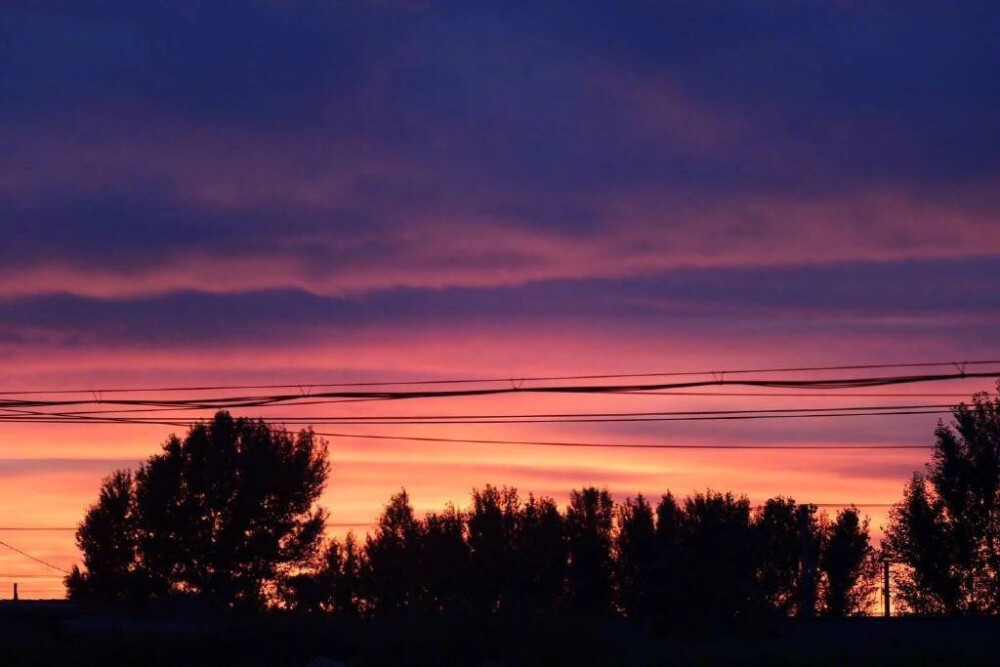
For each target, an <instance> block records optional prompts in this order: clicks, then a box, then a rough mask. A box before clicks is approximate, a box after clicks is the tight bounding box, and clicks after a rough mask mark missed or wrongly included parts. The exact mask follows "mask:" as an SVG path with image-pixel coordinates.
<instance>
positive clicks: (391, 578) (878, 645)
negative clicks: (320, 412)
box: [8, 394, 1000, 664]
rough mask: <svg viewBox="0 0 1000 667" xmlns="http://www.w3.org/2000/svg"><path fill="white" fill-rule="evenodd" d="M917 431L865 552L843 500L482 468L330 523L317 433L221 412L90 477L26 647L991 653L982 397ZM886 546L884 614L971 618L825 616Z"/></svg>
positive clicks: (970, 659)
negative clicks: (520, 475)
mask: <svg viewBox="0 0 1000 667" xmlns="http://www.w3.org/2000/svg"><path fill="white" fill-rule="evenodd" d="M935 437H936V444H935V448H934V453H933V458H932V460H931V462H930V463H929V464H928V466H927V471H926V473H925V474H915V475H914V477H913V478H912V480H911V481H910V483H909V484H908V485H907V486H906V488H905V490H904V498H903V500H902V501H901V502H900V503H899V504H897V505H896V506H895V507H894V509H893V511H892V514H891V521H890V525H889V526H888V527H887V529H886V540H885V542H884V545H883V547H884V548H883V550H882V551H881V552H877V551H876V550H875V549H874V548H873V547H872V546H871V545H870V544H869V535H868V523H867V520H866V519H863V518H862V517H860V516H859V514H858V512H857V510H856V509H854V508H847V509H844V510H842V511H840V512H838V513H837V514H835V515H834V516H828V515H826V514H818V513H816V512H815V508H812V507H810V506H808V505H799V504H797V503H796V502H795V501H794V500H792V499H790V498H785V497H780V496H779V497H775V498H772V499H770V500H768V501H766V502H765V503H763V504H762V505H760V506H758V507H753V506H751V504H750V502H749V501H748V500H747V498H746V497H742V496H735V495H733V494H731V493H717V492H712V491H707V492H705V493H695V494H692V495H690V496H688V497H686V498H683V499H678V498H676V497H675V496H674V495H672V494H671V493H669V492H667V493H664V494H663V495H662V496H661V497H659V498H657V499H656V500H655V502H654V501H650V500H647V499H646V498H644V497H642V496H637V497H635V498H626V499H625V500H624V501H621V502H615V501H614V500H613V498H612V496H611V494H610V493H609V492H608V491H607V490H604V489H597V488H593V487H588V488H583V489H580V490H574V491H572V492H571V494H570V499H569V503H568V505H567V506H565V507H564V508H560V507H559V506H558V505H557V504H556V502H555V501H554V500H552V499H550V498H539V497H535V496H533V495H531V494H528V495H527V496H522V495H520V494H519V493H518V492H517V491H516V490H515V489H512V488H507V487H494V486H490V485H487V486H485V487H484V488H482V489H477V490H473V492H472V498H471V504H470V505H469V507H468V508H467V509H458V508H456V507H453V506H448V507H446V508H444V509H443V510H441V511H438V512H431V513H428V514H426V515H425V516H423V517H418V516H416V515H415V513H414V511H413V508H412V506H411V504H410V500H409V497H408V496H407V494H406V492H405V491H401V492H400V493H398V494H396V495H395V496H393V497H392V498H391V499H390V501H389V502H388V504H387V505H386V506H385V508H384V511H383V512H382V514H381V516H380V517H379V520H378V524H377V526H376V528H375V530H374V531H373V532H372V533H371V534H370V535H366V536H365V537H364V538H363V539H359V538H357V537H355V536H354V535H352V534H348V535H347V536H346V537H345V538H343V539H333V540H330V541H324V537H323V527H324V521H325V518H326V514H325V512H324V510H322V509H320V508H318V507H316V506H315V502H316V500H317V499H318V498H319V495H320V493H321V492H322V489H323V486H324V484H325V481H326V478H327V474H328V463H327V460H326V445H325V443H323V442H322V441H319V440H317V439H316V438H315V437H314V435H313V434H312V432H311V431H308V430H307V431H303V432H301V433H299V434H298V435H297V436H292V435H289V434H288V433H287V432H285V431H284V430H283V429H280V428H273V427H271V426H269V425H267V424H265V423H264V422H262V421H253V420H247V419H233V418H232V417H230V416H229V415H228V414H227V413H225V412H220V413H219V414H217V415H216V416H215V418H214V420H213V421H211V422H210V423H207V424H200V425H197V426H195V427H193V428H192V429H191V431H190V432H189V433H188V434H187V436H186V437H185V438H184V439H183V440H181V439H179V438H176V437H172V438H171V439H170V440H168V441H167V443H166V444H165V445H164V448H163V452H162V453H160V454H158V455H156V456H153V457H151V458H150V459H149V460H148V461H147V463H146V464H144V465H143V466H142V467H140V469H139V470H138V471H136V472H135V473H132V472H130V471H119V472H118V473H115V474H114V475H112V476H111V477H110V478H108V479H107V480H106V481H105V483H104V485H103V487H102V489H101V495H100V497H99V499H98V502H97V503H96V504H95V505H93V506H92V507H91V508H90V509H89V510H88V512H87V514H86V517H85V518H84V521H83V522H82V524H81V526H80V529H79V531H78V533H77V540H78V544H79V545H80V547H81V549H82V550H83V553H84V568H83V569H77V568H74V570H73V572H72V573H71V574H70V576H69V577H67V582H66V583H67V587H68V591H69V594H70V598H71V599H72V601H73V604H76V605H78V607H77V608H76V611H75V612H74V614H78V615H82V616H79V617H78V618H73V619H69V620H65V619H64V620H62V621H58V622H55V623H54V624H53V621H52V620H51V618H49V617H46V616H44V615H43V617H44V618H49V620H46V621H43V622H40V623H39V625H38V628H37V631H38V632H42V633H43V634H44V633H46V632H48V633H50V635H51V634H52V633H54V636H55V637H56V638H57V641H49V642H42V643H41V644H42V645H43V647H42V648H40V649H37V650H42V651H46V650H53V651H62V650H64V649H65V650H67V651H69V652H70V653H72V652H73V650H74V649H72V647H78V648H80V649H81V650H82V651H83V652H84V653H87V652H90V651H96V652H98V653H101V652H102V651H111V650H112V648H111V647H110V646H108V645H107V644H106V642H105V643H102V641H103V640H102V639H101V637H105V638H106V637H107V636H109V635H110V634H114V633H115V632H117V633H118V634H120V635H121V636H122V640H121V641H120V642H117V643H116V644H114V646H116V647H117V649H120V651H121V652H120V653H115V655H123V656H131V658H132V660H131V661H132V662H142V663H153V664H155V662H156V660H159V659H160V658H156V659H151V658H149V656H147V655H146V654H145V653H143V652H147V651H154V652H159V651H162V652H163V655H172V656H176V655H177V652H178V651H182V652H183V651H191V652H192V653H191V655H198V656H230V657H231V658H233V660H235V657H236V656H239V657H240V660H242V661H243V662H244V663H245V664H295V663H296V662H303V664H304V661H305V660H307V659H308V658H309V657H310V656H314V655H327V656H330V657H334V658H342V659H343V658H346V659H349V660H350V661H351V664H406V663H410V664H483V661H486V660H493V661H496V662H494V664H671V663H674V662H679V663H699V664H705V663H707V664H730V663H732V662H741V661H742V662H757V661H766V662H780V663H795V664H844V663H852V664H885V663H886V662H887V661H889V660H888V658H889V657H892V658H893V660H892V661H891V662H895V663H896V664H901V663H912V662H928V661H929V662H938V661H941V660H944V659H945V658H947V660H948V661H949V662H960V663H966V664H975V663H985V662H987V657H988V658H989V659H990V660H992V658H993V656H994V655H995V653H994V652H995V651H996V650H997V649H998V648H1000V646H998V643H1000V639H998V637H1000V633H998V632H997V630H1000V627H998V626H997V625H996V620H995V618H996V616H997V615H998V614H1000V554H998V550H997V549H998V546H1000V545H998V543H997V540H998V539H1000V399H996V400H991V399H990V398H989V396H987V395H985V394H983V395H977V396H976V397H974V399H973V403H972V404H971V405H965V404H962V405H959V406H958V407H956V408H955V409H954V421H953V423H952V424H951V425H950V426H946V425H944V424H940V425H939V427H938V429H937V431H936V433H935ZM882 559H889V560H893V561H894V562H896V563H897V564H898V565H897V570H896V572H895V573H894V582H893V595H894V596H895V597H896V600H897V606H896V609H897V610H899V611H903V612H904V613H909V614H914V615H916V616H930V615H937V616H951V617H959V616H961V617H965V618H963V619H955V620H951V621H948V620H940V619H939V620H933V619H928V618H923V619H920V618H911V619H908V620H900V619H846V618H843V617H847V616H852V615H857V614H861V613H863V612H865V611H866V610H868V609H869V608H870V607H871V604H872V602H873V600H874V595H873V594H874V590H875V586H876V581H877V579H876V577H877V570H878V566H879V561H880V560H882ZM900 603H901V604H900ZM171 605H173V607H172V606H171ZM185 605H195V606H196V607H195V608H199V609H202V610H213V611H212V612H211V613H209V614H207V615H205V616H204V617H203V618H204V623H203V624H202V625H200V626H199V625H197V623H195V626H193V627H189V626H184V624H183V623H181V626H178V625H177V623H178V622H180V621H182V620H183V621H184V622H188V621H191V620H192V619H197V618H198V616H197V615H192V614H191V613H189V611H184V610H185V609H187V608H186V607H185ZM21 609H24V608H23V607H22V608H21ZM170 609H173V611H172V612H171V611H170ZM165 610H166V611H165ZM18 613H20V612H18ZM102 614H104V615H103V616H102ZM106 614H111V615H110V616H107V615H106ZM21 616H23V614H21ZM815 616H819V617H821V618H813V617H815ZM792 617H798V618H794V619H793V618H792ZM977 617H978V618H977ZM12 618H13V617H12ZM18 618H20V620H19V621H18V623H20V624H21V625H23V624H24V623H25V622H27V621H25V620H24V618H21V617H20V616H19V617H18ZM102 618H103V619H104V620H103V621H102V620H101V619H102ZM838 618H839V619H841V620H837V619H838ZM81 619H82V620H81ZM116 619H117V620H116ZM102 623H104V625H102ZM116 623H117V624H118V625H117V626H116V625H115V624H116ZM88 624H89V625H88ZM29 625H30V623H29ZM116 628H117V629H116ZM8 631H9V629H8ZM942 633H944V634H942ZM15 634H17V633H15ZM19 636H20V635H19ZM23 636H25V637H27V636H31V635H30V633H25V634H24V635H23ZM50 639H51V637H50ZM12 642H13V644H14V645H17V646H20V647H21V648H22V649H23V650H25V651H27V653H24V654H23V655H25V656H28V655H34V654H32V653H31V652H32V651H35V650H36V648H35V647H34V646H35V645H34V644H32V643H31V642H27V643H26V640H19V639H18V638H17V637H14V638H12ZM29 644H30V645H29ZM161 644H162V645H161ZM60 647H62V648H60ZM67 647H69V648H67ZM151 647H152V648H151ZM117 649H116V650H117ZM19 650H20V649H19ZM60 655H61V654H60ZM102 655H103V653H102ZM108 655H111V654H110V653H109V654H108ZM157 655H159V654H157ZM51 657H52V658H53V659H55V658H56V657H59V656H56V655H53V656H51ZM26 659H28V658H26ZM199 659H200V658H199ZM939 659H940V660H939ZM164 660H167V659H166V658H164ZM227 661H229V660H227ZM43 662H46V661H43ZM173 662H176V660H175V661H173ZM185 662H190V661H188V660H185ZM161 664H171V661H170V660H167V662H166V663H161ZM206 664H216V663H212V662H211V661H209V663H206Z"/></svg>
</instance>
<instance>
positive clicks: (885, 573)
mask: <svg viewBox="0 0 1000 667" xmlns="http://www.w3.org/2000/svg"><path fill="white" fill-rule="evenodd" d="M882 599H883V600H885V617H886V618H889V616H890V615H891V613H892V609H891V608H890V605H889V559H888V558H887V559H885V560H883V561H882Z"/></svg>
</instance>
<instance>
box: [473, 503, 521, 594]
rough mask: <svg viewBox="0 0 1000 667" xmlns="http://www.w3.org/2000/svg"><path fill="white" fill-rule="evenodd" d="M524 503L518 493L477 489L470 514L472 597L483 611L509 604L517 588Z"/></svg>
mask: <svg viewBox="0 0 1000 667" xmlns="http://www.w3.org/2000/svg"><path fill="white" fill-rule="evenodd" d="M519 505H520V499H519V497H518V494H517V489H513V488H508V487H506V486H505V487H502V488H497V487H494V486H491V485H489V484H487V485H486V488H484V489H483V490H482V491H480V490H478V489H473V491H472V508H471V509H470V510H469V549H470V552H471V556H470V557H471V567H472V572H471V575H472V581H471V588H470V594H471V597H472V600H473V601H474V603H475V605H476V606H477V607H478V608H479V609H480V610H483V611H490V612H494V611H497V610H499V609H501V608H503V605H504V604H509V603H510V602H511V600H510V599H509V598H510V596H511V594H512V587H513V586H515V585H516V578H517V571H516V568H517V561H516V559H517V555H516V552H515V548H516V537H515V534H516V531H517V523H518V512H519V509H520V508H519Z"/></svg>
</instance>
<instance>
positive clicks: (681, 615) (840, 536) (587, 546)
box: [283, 485, 877, 624]
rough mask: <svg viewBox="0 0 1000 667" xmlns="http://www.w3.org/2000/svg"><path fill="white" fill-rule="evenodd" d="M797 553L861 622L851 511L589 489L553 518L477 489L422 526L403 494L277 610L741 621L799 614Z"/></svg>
mask: <svg viewBox="0 0 1000 667" xmlns="http://www.w3.org/2000/svg"><path fill="white" fill-rule="evenodd" d="M803 541H805V542H806V544H803ZM804 548H805V549H806V550H808V552H811V553H812V554H813V558H814V559H815V560H814V561H812V565H811V567H813V568H814V569H815V576H816V581H817V584H818V586H817V588H818V591H819V599H818V609H817V610H818V611H820V612H821V613H825V614H830V615H846V614H853V613H858V612H860V611H862V610H863V609H864V608H865V607H866V605H867V603H868V600H869V598H870V596H871V593H872V586H873V583H874V579H873V576H874V575H875V566H876V565H877V563H875V561H874V560H873V550H872V548H871V546H870V545H869V541H868V526H867V522H866V521H863V520H861V519H860V518H859V516H858V512H857V510H856V509H854V508H850V509H845V510H843V511H841V512H839V513H838V514H837V515H836V517H834V518H833V519H832V520H830V519H828V518H827V517H826V516H825V515H820V516H818V517H817V516H816V515H815V514H813V513H812V512H810V511H808V509H806V508H803V507H801V506H799V505H796V504H795V502H794V501H793V500H791V499H790V498H773V499H771V500H769V501H768V502H767V503H765V504H764V506H763V507H761V508H758V509H754V508H752V507H751V505H750V503H749V501H748V500H747V499H746V498H745V497H739V498H737V497H735V496H733V495H732V494H721V493H713V492H706V493H704V494H694V495H692V496H690V497H688V498H687V499H685V500H684V501H683V502H678V501H677V500H676V499H675V498H674V496H673V495H671V494H669V493H668V494H666V495H664V496H663V497H662V498H660V499H659V501H658V502H657V504H656V506H655V507H654V506H653V505H652V504H651V503H650V502H649V501H648V500H647V499H646V498H644V497H643V496H641V495H640V496H637V497H635V498H628V499H626V500H625V501H624V502H622V503H619V504H616V503H615V502H614V501H613V499H612V497H611V495H610V494H609V493H608V491H606V490H600V489H596V488H593V487H589V488H584V489H582V490H579V491H573V492H572V493H571V494H570V501H569V505H568V506H567V507H566V509H565V511H560V510H559V508H558V507H557V505H556V503H555V501H553V500H552V499H551V498H536V497H535V496H533V495H530V494H529V495H528V496H527V498H521V496H520V495H519V494H518V492H517V491H516V490H515V489H512V488H509V487H500V488H498V487H494V486H489V485H487V486H486V487H485V488H483V489H481V490H474V491H473V492H472V503H471V505H470V507H469V509H468V510H466V511H460V510H458V509H456V508H455V507H452V506H449V507H447V508H445V510H444V511H442V512H432V513H429V514H427V515H426V516H425V517H423V518H422V519H421V518H418V517H417V516H416V515H415V514H414V511H413V508H412V505H411V504H410V499H409V497H408V495H407V494H406V492H405V491H402V492H400V493H399V494H397V495H395V496H393V497H392V498H391V500H390V501H389V503H388V504H387V505H386V506H385V508H384V510H383V512H382V515H381V516H380V517H379V521H378V524H377V526H376V528H375V531H374V533H373V534H371V535H369V536H368V537H367V538H366V540H365V542H364V545H363V546H361V545H360V544H359V542H358V540H357V539H356V538H355V537H354V536H353V534H348V535H347V537H346V538H344V539H343V540H338V539H335V540H333V541H331V542H330V544H329V546H328V548H327V550H326V554H325V556H324V558H323V559H322V562H321V564H320V566H319V567H318V569H317V570H316V571H315V572H312V573H303V574H300V575H299V576H296V577H293V578H292V579H290V580H289V581H288V582H287V584H286V586H285V587H283V600H284V602H285V604H287V605H289V606H292V607H295V608H298V609H306V610H312V611H326V612H330V613H335V614H345V615H352V616H357V615H364V616H379V615H383V614H387V615H397V614H426V613H438V612H448V611H457V612H465V611H468V612H473V613H497V614H504V613H508V614H524V613H534V614H547V613H555V612H559V611H563V610H572V611H577V612H588V613H596V614H616V615H624V616H627V617H630V618H653V617H658V618H663V617H665V618H666V619H668V620H669V621H670V622H671V623H674V624H682V623H709V622H710V623H720V622H737V621H742V620H747V619H751V618H753V617H755V616H760V615H789V614H795V613H798V612H800V611H802V609H801V606H800V605H801V604H802V600H803V598H802V595H801V590H800V579H801V576H802V565H801V562H800V559H801V556H802V553H803V549H804ZM807 567H810V565H809V564H808V563H807ZM810 611H812V610H810Z"/></svg>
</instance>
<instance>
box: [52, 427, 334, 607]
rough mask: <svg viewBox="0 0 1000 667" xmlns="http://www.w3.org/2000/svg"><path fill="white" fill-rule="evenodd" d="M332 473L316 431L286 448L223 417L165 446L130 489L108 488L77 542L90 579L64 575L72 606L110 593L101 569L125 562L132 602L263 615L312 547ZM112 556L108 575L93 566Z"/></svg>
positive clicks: (285, 442)
mask: <svg viewBox="0 0 1000 667" xmlns="http://www.w3.org/2000/svg"><path fill="white" fill-rule="evenodd" d="M328 471H329V464H328V463H327V459H326V444H325V443H324V442H323V441H321V440H318V439H316V437H315V436H314V434H313V433H312V431H309V430H306V431H302V432H300V433H299V434H298V436H296V437H294V438H293V437H292V436H291V435H289V434H288V433H287V432H286V431H285V430H284V429H280V428H272V427H271V426H269V425H267V424H265V423H264V422H263V421H254V420H250V419H244V418H240V419H233V418H232V417H231V416H230V415H229V413H227V412H219V413H217V414H216V415H215V417H214V419H213V420H212V421H211V422H209V423H201V424H197V425H195V426H193V427H192V428H191V430H190V431H189V432H188V434H187V436H186V437H185V438H184V440H180V439H179V438H177V437H174V436H172V437H171V438H170V439H169V440H168V441H167V443H166V444H165V445H164V446H163V452H162V453H160V454H157V455H155V456H152V457H150V458H149V460H148V461H147V462H146V463H145V464H144V465H143V466H141V467H140V468H139V470H138V471H137V472H136V474H135V476H134V478H133V479H132V480H131V483H129V478H128V476H127V475H116V476H114V477H113V478H112V479H111V481H110V482H109V483H106V484H105V487H104V488H103V489H102V494H101V498H100V500H99V501H98V503H97V505H95V506H94V507H92V508H91V509H90V510H89V511H88V513H87V516H86V517H85V519H84V521H83V523H81V525H80V528H79V530H78V533H77V538H78V541H79V543H80V546H81V549H82V550H83V552H84V565H85V567H86V570H85V571H82V572H80V573H79V574H78V575H77V574H73V575H71V576H70V578H69V580H68V581H67V584H68V586H69V593H70V596H71V597H76V598H85V597H103V596H105V595H106V593H107V591H108V590H116V589H115V587H114V586H112V587H111V588H110V589H108V588H105V584H104V583H103V582H104V581H106V577H105V575H104V574H103V570H104V569H105V568H106V567H113V568H114V569H115V571H118V572H120V571H122V570H123V567H124V566H123V563H124V561H125V560H126V559H128V558H129V557H131V563H130V564H129V565H128V567H127V568H124V569H127V570H128V571H130V572H132V573H133V574H134V577H133V580H134V581H135V582H138V583H135V584H134V585H131V584H130V590H131V591H132V592H133V594H136V593H137V594H139V595H143V596H144V595H169V594H197V595H205V596H209V597H212V598H214V599H216V600H219V601H221V602H223V603H227V604H231V605H245V606H250V607H260V606H263V605H264V604H266V603H267V601H268V598H269V596H270V595H271V594H272V593H274V592H275V589H274V587H276V586H279V585H280V584H281V583H282V582H283V581H285V580H287V579H288V578H289V577H291V576H293V575H294V574H295V573H296V571H297V570H299V569H301V568H302V567H304V566H305V565H307V564H308V563H309V562H310V561H311V560H312V558H313V557H314V556H315V554H316V552H317V550H318V548H319V545H320V541H321V539H322V533H323V527H324V522H325V512H324V511H323V510H322V509H320V508H316V507H314V503H315V502H316V500H318V498H319V495H320V493H321V492H322V490H323V486H324V484H325V482H326V478H327V474H328ZM125 508H127V509H125ZM111 544H116V545H117V546H116V547H115V549H109V545H111ZM109 553H111V554H113V555H114V556H115V558H116V559H117V561H111V562H114V563H115V564H114V565H113V566H110V565H109V566H105V565H103V564H101V563H99V562H98V561H103V560H105V556H106V554H109ZM129 554H131V556H129ZM114 596H117V593H115V594H114Z"/></svg>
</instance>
